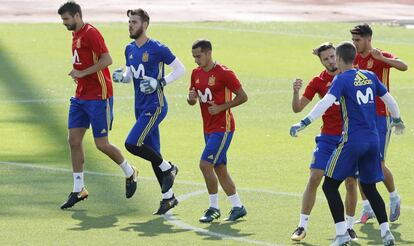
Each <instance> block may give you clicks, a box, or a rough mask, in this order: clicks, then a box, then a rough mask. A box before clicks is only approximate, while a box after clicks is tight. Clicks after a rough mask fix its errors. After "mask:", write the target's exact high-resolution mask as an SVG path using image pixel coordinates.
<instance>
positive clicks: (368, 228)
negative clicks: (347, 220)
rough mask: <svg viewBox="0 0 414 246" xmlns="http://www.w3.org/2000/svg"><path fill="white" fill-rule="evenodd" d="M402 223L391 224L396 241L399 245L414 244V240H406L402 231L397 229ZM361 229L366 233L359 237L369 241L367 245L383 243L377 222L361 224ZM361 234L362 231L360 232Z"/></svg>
mask: <svg viewBox="0 0 414 246" xmlns="http://www.w3.org/2000/svg"><path fill="white" fill-rule="evenodd" d="M399 226H401V224H396V223H394V224H391V225H390V229H391V232H392V234H393V235H394V237H395V242H396V244H398V245H414V241H409V240H404V239H403V236H402V235H401V233H400V232H398V231H396V230H397V228H398V227H399ZM360 231H361V232H362V233H364V234H365V236H364V237H361V235H358V236H359V238H363V239H365V240H367V241H368V243H367V245H382V239H381V235H380V231H379V226H378V225H377V223H374V222H372V223H367V224H365V225H362V226H361V229H360ZM359 234H361V233H359Z"/></svg>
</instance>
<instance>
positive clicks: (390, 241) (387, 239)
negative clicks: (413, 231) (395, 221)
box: [382, 230, 395, 246]
mask: <svg viewBox="0 0 414 246" xmlns="http://www.w3.org/2000/svg"><path fill="white" fill-rule="evenodd" d="M382 242H383V243H384V246H392V245H395V238H394V236H393V235H392V233H391V231H389V230H388V231H387V232H385V235H384V236H383V237H382Z"/></svg>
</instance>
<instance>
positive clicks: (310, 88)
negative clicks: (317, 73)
mask: <svg viewBox="0 0 414 246" xmlns="http://www.w3.org/2000/svg"><path fill="white" fill-rule="evenodd" d="M315 80H316V78H313V79H312V80H311V81H310V82H309V84H308V85H307V86H306V89H305V92H303V96H304V97H306V98H307V99H308V100H309V101H312V99H313V97H314V96H315V95H316V93H317V91H318V88H317V86H316V84H315Z"/></svg>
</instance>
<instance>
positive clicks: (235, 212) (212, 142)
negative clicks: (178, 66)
mask: <svg viewBox="0 0 414 246" xmlns="http://www.w3.org/2000/svg"><path fill="white" fill-rule="evenodd" d="M192 53H193V57H194V60H195V63H197V65H198V66H199V67H197V68H195V69H194V70H193V72H192V74H191V85H190V90H189V93H188V97H187V102H188V104H190V105H195V104H196V103H197V99H198V101H199V102H200V108H201V116H202V118H203V128H204V140H205V143H206V146H205V148H204V151H203V153H202V155H201V159H200V169H201V172H202V173H203V176H204V180H205V182H206V186H207V190H208V193H209V198H210V206H209V208H208V209H207V210H206V211H205V212H204V215H203V216H202V217H201V218H200V219H199V221H200V222H201V223H210V222H212V221H213V220H214V219H218V218H220V216H221V213H220V209H219V202H218V182H220V184H221V187H222V188H223V190H224V192H225V193H226V195H227V197H228V199H229V201H230V203H231V204H232V206H233V208H232V209H231V211H230V213H229V216H228V217H227V218H225V219H224V220H226V221H235V220H237V219H239V218H241V217H243V216H245V215H246V214H247V211H246V208H245V207H244V206H243V204H242V202H241V201H240V198H239V195H238V193H237V191H236V186H235V184H234V182H233V180H232V179H231V177H230V174H229V173H228V171H227V150H228V148H229V147H230V143H231V139H232V137H233V133H234V129H235V126H234V118H233V114H232V113H231V111H230V108H233V107H236V106H239V105H240V104H243V103H245V102H246V101H247V95H246V92H245V91H244V90H243V88H242V86H241V84H240V82H239V80H238V79H237V77H236V75H235V74H234V72H233V71H231V70H230V69H228V68H227V67H226V66H224V65H221V64H219V63H216V62H214V61H213V58H212V55H211V53H212V45H211V43H210V41H208V40H205V39H200V40H197V41H196V42H195V43H194V44H193V46H192ZM232 93H234V94H235V95H236V97H235V98H234V99H232Z"/></svg>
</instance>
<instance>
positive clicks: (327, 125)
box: [303, 70, 342, 135]
mask: <svg viewBox="0 0 414 246" xmlns="http://www.w3.org/2000/svg"><path fill="white" fill-rule="evenodd" d="M333 78H334V76H332V75H330V74H329V73H328V71H326V70H324V71H322V72H321V74H319V76H316V77H314V78H313V79H312V80H311V81H310V82H309V84H308V85H307V86H306V89H305V92H304V93H303V96H304V97H306V98H307V99H309V100H310V101H312V99H313V97H314V96H315V94H318V95H319V98H322V97H324V96H325V95H326V93H327V92H328V90H329V88H330V86H331V84H332V80H333ZM322 121H323V125H322V127H321V133H322V134H328V135H341V134H342V115H341V108H340V106H339V104H337V102H335V103H334V104H333V105H332V106H331V107H329V108H328V110H326V112H325V113H324V114H323V116H322Z"/></svg>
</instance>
